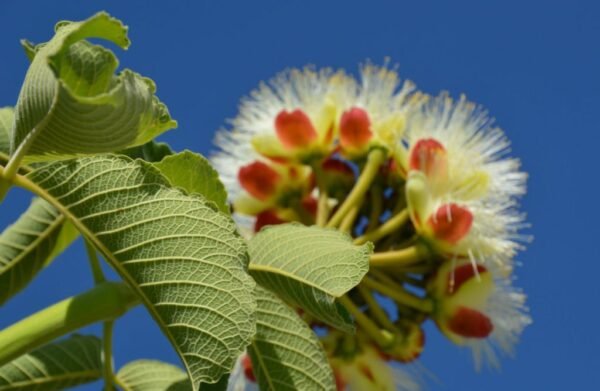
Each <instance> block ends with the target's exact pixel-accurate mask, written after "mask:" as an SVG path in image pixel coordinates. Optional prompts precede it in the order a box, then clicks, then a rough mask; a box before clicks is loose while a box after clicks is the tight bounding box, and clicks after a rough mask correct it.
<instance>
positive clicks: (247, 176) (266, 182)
mask: <svg viewBox="0 0 600 391" xmlns="http://www.w3.org/2000/svg"><path fill="white" fill-rule="evenodd" d="M238 180H239V182H240V185H241V186H242V188H243V189H244V190H246V191H247V192H248V193H249V194H251V195H252V196H253V197H255V198H257V199H259V200H261V201H266V200H268V199H270V198H272V197H274V196H275V195H276V193H277V189H278V185H279V183H280V180H281V176H280V175H279V173H278V172H277V171H276V170H275V169H274V168H272V167H271V166H269V165H268V164H266V163H263V162H260V161H255V162H252V163H250V164H247V165H245V166H243V167H241V168H240V170H239V172H238Z"/></svg>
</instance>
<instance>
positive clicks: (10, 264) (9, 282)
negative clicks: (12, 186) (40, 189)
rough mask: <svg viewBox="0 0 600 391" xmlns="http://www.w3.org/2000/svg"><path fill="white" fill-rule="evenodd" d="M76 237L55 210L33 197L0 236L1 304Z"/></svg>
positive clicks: (75, 232) (74, 232)
mask: <svg viewBox="0 0 600 391" xmlns="http://www.w3.org/2000/svg"><path fill="white" fill-rule="evenodd" d="M77 235H78V233H77V231H75V230H74V229H73V228H72V226H71V225H70V224H68V223H65V218H64V216H63V215H61V214H60V213H59V212H58V211H57V210H56V208H54V207H53V206H52V205H50V204H49V203H48V202H46V201H44V200H42V199H39V198H35V199H34V200H33V201H32V203H31V205H30V206H29V208H28V209H27V210H26V211H25V213H23V214H22V215H21V217H19V219H18V220H17V221H16V222H15V223H14V224H12V225H11V226H9V227H7V228H6V229H5V230H4V232H2V234H1V235H0V305H1V304H3V303H4V302H5V301H6V300H8V299H9V298H10V297H12V296H13V295H14V294H16V293H17V292H19V291H20V290H21V289H23V288H24V287H25V286H27V284H28V283H29V282H30V281H31V280H32V279H33V278H34V277H35V276H36V274H37V273H38V272H39V271H40V270H41V269H42V268H43V267H44V266H45V265H47V264H48V263H49V262H50V261H51V260H52V259H54V257H56V256H57V255H58V254H60V252H62V250H64V249H65V248H66V247H67V246H68V245H69V244H71V243H72V242H73V240H75V238H76V237H77Z"/></svg>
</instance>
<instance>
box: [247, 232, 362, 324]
mask: <svg viewBox="0 0 600 391" xmlns="http://www.w3.org/2000/svg"><path fill="white" fill-rule="evenodd" d="M371 252H372V245H371V244H370V243H369V244H365V245H362V246H355V245H353V244H352V240H351V238H350V236H348V235H347V234H344V233H342V232H340V231H337V230H333V229H326V228H319V227H316V226H314V227H306V226H303V225H300V224H295V223H292V224H282V225H275V226H270V227H267V228H265V229H263V230H262V231H260V232H259V233H258V234H256V236H254V237H253V238H252V240H251V241H250V246H249V253H250V266H249V270H250V274H252V276H253V277H254V278H255V279H256V280H257V281H258V282H259V283H260V284H261V285H263V286H264V287H266V288H268V289H270V290H271V291H273V292H275V293H277V294H278V295H279V296H280V297H282V298H283V299H284V300H286V301H288V302H289V303H291V304H293V305H297V306H300V307H302V308H303V309H305V310H306V311H307V312H309V313H310V314H312V315H313V316H315V317H317V318H318V319H320V320H322V321H324V322H326V323H328V324H330V325H332V326H334V327H337V328H339V329H342V330H344V331H349V332H350V331H353V323H352V319H351V318H350V315H349V314H348V313H347V311H346V310H345V309H344V307H342V305H340V304H339V303H337V302H336V301H335V298H337V297H340V296H342V295H343V294H345V293H346V292H348V291H349V290H350V289H352V288H353V287H355V286H356V285H358V283H359V282H360V281H361V280H362V278H363V277H364V275H365V274H366V273H367V271H368V270H369V256H370V254H371Z"/></svg>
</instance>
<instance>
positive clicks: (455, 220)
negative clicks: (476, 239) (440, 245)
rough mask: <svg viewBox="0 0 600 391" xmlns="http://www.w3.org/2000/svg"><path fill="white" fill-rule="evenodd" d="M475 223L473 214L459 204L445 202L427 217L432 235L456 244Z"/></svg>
mask: <svg viewBox="0 0 600 391" xmlns="http://www.w3.org/2000/svg"><path fill="white" fill-rule="evenodd" d="M472 225H473V214H472V213H471V212H470V211H469V209H467V208H466V207H463V206H459V205H457V204H454V203H451V204H443V205H441V206H440V207H438V209H437V210H436V211H435V213H434V214H432V215H431V216H429V218H428V219H427V228H428V230H430V231H431V233H432V236H433V237H434V238H435V239H437V240H440V241H444V242H446V243H448V244H451V245H454V244H456V243H458V242H459V241H460V240H461V239H463V238H464V237H465V236H466V235H467V234H468V233H469V230H470V229H471V226H472Z"/></svg>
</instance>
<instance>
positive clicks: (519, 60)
mask: <svg viewBox="0 0 600 391" xmlns="http://www.w3.org/2000/svg"><path fill="white" fill-rule="evenodd" d="M102 9H104V10H107V11H109V12H110V13H111V14H113V15H114V16H116V17H118V18H120V19H122V20H123V21H124V22H125V23H126V24H128V25H129V26H130V36H131V39H132V41H133V45H132V47H131V48H130V49H129V51H127V52H118V53H117V54H118V55H119V58H120V60H121V64H122V66H126V67H129V68H132V69H134V70H136V71H138V72H140V73H142V74H144V75H146V76H149V77H151V78H153V79H154V80H155V81H156V83H157V85H158V95H159V96H160V98H161V100H163V101H164V102H165V103H166V104H167V105H168V106H169V108H170V110H171V113H172V115H173V117H175V118H176V119H177V120H178V121H179V124H180V127H179V129H177V130H175V131H172V132H170V133H168V134H166V135H164V136H163V137H162V139H163V140H165V141H167V142H169V143H171V144H172V145H173V146H174V147H175V148H176V149H179V150H180V149H184V148H188V149H192V150H195V151H199V152H202V153H208V152H209V151H210V150H211V148H212V146H211V140H212V136H213V133H214V131H215V130H216V129H218V128H219V127H220V126H222V124H223V123H224V120H225V119H226V118H231V117H233V116H234V115H235V113H236V107H237V103H238V100H239V98H240V97H241V96H243V95H245V94H247V93H248V92H249V91H250V90H251V89H252V88H254V87H255V86H256V85H257V83H258V82H259V81H261V80H264V79H268V78H270V77H271V76H272V75H274V74H275V73H276V72H278V71H280V70H282V69H284V68H286V67H297V66H303V65H305V64H316V65H317V66H332V67H343V68H346V69H349V70H353V71H355V70H356V68H357V65H358V64H359V63H360V62H363V61H364V60H365V59H371V60H373V61H374V62H379V63H381V62H382V61H383V59H384V58H385V57H390V58H391V60H392V62H397V63H399V64H400V72H401V74H402V76H403V77H404V78H409V79H411V80H413V81H414V82H416V83H417V85H418V86H419V87H420V88H421V89H422V90H424V91H425V92H428V93H437V92H438V91H440V90H448V91H450V93H451V94H452V95H454V96H457V95H459V94H461V93H465V94H467V96H468V97H469V98H470V99H471V100H473V101H476V102H478V103H480V104H482V105H484V106H485V107H486V108H488V109H489V111H490V113H491V114H492V116H494V117H495V118H496V119H497V123H498V124H499V125H500V126H501V127H502V128H504V129H505V131H506V133H507V134H508V136H509V137H510V139H511V140H512V142H513V154H514V155H515V156H518V157H520V158H521V159H522V162H523V167H524V169H525V170H526V171H528V172H529V173H530V181H529V194H528V195H527V196H526V198H525V199H524V200H523V207H524V209H525V210H526V211H527V213H528V216H529V221H530V222H531V223H532V228H531V229H530V232H531V233H532V234H534V235H535V241H534V242H533V243H532V244H531V245H530V246H529V248H528V250H527V251H526V252H525V253H522V254H521V255H520V256H519V261H520V262H521V263H522V267H521V268H520V269H519V270H518V276H519V279H518V284H519V285H520V286H522V287H523V288H524V289H525V290H526V292H527V293H528V295H529V305H530V307H531V312H532V315H533V318H534V323H533V325H531V326H530V327H529V328H528V329H527V330H526V331H525V333H524V335H523V338H522V342H521V343H520V344H519V345H518V347H517V354H516V357H515V358H514V359H506V360H504V361H503V366H502V370H501V372H500V373H496V372H490V371H483V372H481V373H479V374H475V373H474V370H473V365H472V362H471V360H470V357H469V354H468V352H467V351H464V350H460V349H458V348H455V347H454V346H452V345H451V344H450V343H449V342H447V341H445V340H444V339H443V338H442V337H440V336H439V335H438V334H437V333H435V332H433V329H432V328H429V329H428V331H429V332H428V334H427V346H426V351H425V353H424V355H423V357H422V360H421V364H420V366H423V367H425V368H426V369H427V372H428V373H429V372H430V373H432V374H434V375H435V379H433V376H425V377H426V378H427V379H428V380H427V381H426V382H427V387H426V388H427V389H429V390H482V389H485V390H488V391H493V390H506V389H516V390H528V389H540V390H562V389H567V388H569V389H582V390H583V389H586V390H587V389H594V388H596V387H597V383H598V381H597V377H596V376H597V374H596V373H595V371H593V370H594V369H596V370H597V369H598V368H600V354H599V353H600V337H599V335H598V331H597V329H598V327H597V325H598V324H599V321H600V315H598V312H597V308H598V304H597V301H596V300H597V299H598V298H600V284H599V283H598V274H599V273H600V263H599V262H598V260H599V252H598V248H597V247H594V246H593V244H594V243H595V242H596V240H598V239H597V238H598V235H599V234H600V231H599V230H598V223H597V222H598V221H599V219H600V215H599V213H598V211H599V210H600V208H598V207H597V206H595V205H594V204H593V203H594V202H595V199H596V197H597V195H598V189H599V185H598V178H599V176H598V173H597V167H598V159H599V155H598V143H599V141H600V135H599V134H600V133H599V131H600V129H599V127H598V123H597V122H596V120H597V117H598V109H597V107H598V100H599V97H600V76H598V72H599V71H600V47H599V44H598V38H599V37H600V22H598V21H599V20H600V5H599V3H597V2H594V1H575V0H571V1H562V2H558V1H529V2H525V1H509V0H505V1H497V2H490V1H488V2H482V1H452V2H450V1H438V2H435V1H428V2H415V1H411V2H408V1H400V0H396V1H391V0H390V1H383V0H373V1H368V2H367V1H365V2H355V1H349V0H347V1H309V0H304V1H298V0H293V1H292V0H289V1H262V0H256V1H237V2H236V1H227V0H225V1H216V0H213V1H206V0H204V1H195V2H194V1H177V2H175V1H171V2H168V3H167V2H162V3H159V2H149V1H127V2H125V1H88V2H75V1H52V2H50V1H38V2H33V1H17V0H3V1H2V2H0V50H1V51H2V59H1V60H0V106H5V105H12V104H14V103H15V101H16V97H17V94H18V91H19V88H20V85H21V83H22V80H23V77H24V74H25V72H26V69H27V60H26V58H25V55H24V54H23V52H22V50H21V48H20V46H19V39H21V38H28V39H30V40H32V41H34V42H41V41H46V40H48V39H49V38H50V37H51V35H52V31H53V30H52V28H53V26H54V24H55V22H56V21H58V20H61V19H74V20H78V19H83V18H85V17H88V16H90V15H91V14H93V13H94V12H96V11H98V10H102ZM5 202H6V203H11V205H13V207H11V208H10V210H7V209H6V208H3V209H2V212H1V213H0V226H5V225H6V224H8V223H9V222H10V221H12V220H14V219H15V218H16V217H17V216H18V214H19V213H20V212H21V211H22V210H24V209H25V207H26V205H27V203H28V198H27V195H26V194H25V193H23V192H19V191H13V192H11V194H10V195H9V197H8V199H7V200H6V201H5ZM586 208H589V209H586ZM91 285H92V279H91V275H90V273H89V270H88V268H87V263H86V260H85V255H84V251H83V246H82V245H81V244H80V243H78V244H77V245H76V246H75V247H74V248H72V249H70V250H69V251H67V253H65V254H64V256H62V257H61V258H60V259H59V260H57V261H56V262H55V263H54V264H52V265H51V266H50V267H49V268H47V269H46V270H44V271H43V272H42V273H41V274H40V275H39V277H38V278H37V279H36V280H35V281H34V283H33V284H32V285H31V287H30V289H28V290H27V291H25V292H23V293H21V294H19V295H18V296H16V297H15V298H14V300H12V301H11V302H9V303H8V304H6V305H5V306H4V307H2V308H0V327H4V326H6V325H9V324H11V323H12V322H14V321H16V320H18V319H20V318H22V317H23V316H25V315H27V314H28V313H30V312H32V311H34V310H38V309H41V308H43V307H44V306H46V305H48V304H50V303H53V302H55V301H58V300H60V299H62V298H64V297H67V296H69V295H73V294H77V293H79V292H81V291H83V290H85V289H87V288H89V287H91ZM91 330H92V331H97V330H98V328H95V327H92V328H91ZM115 356H116V364H117V366H120V365H122V364H124V363H125V362H127V361H129V360H131V359H135V358H160V359H163V360H167V361H172V362H177V357H176V356H175V354H174V353H173V351H172V349H171V348H170V346H169V345H168V343H167V342H166V340H165V339H164V338H163V337H162V336H161V334H160V332H159V330H158V328H157V327H156V326H155V325H154V324H153V323H152V321H151V319H150V317H149V316H148V315H147V314H146V312H145V310H143V309H142V308H137V309H135V310H133V311H132V312H131V313H129V314H128V315H126V316H125V317H124V318H122V320H120V321H119V322H118V324H117V328H116V337H115ZM99 387H100V385H99V384H95V385H92V386H86V387H81V388H80V390H97V389H99Z"/></svg>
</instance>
